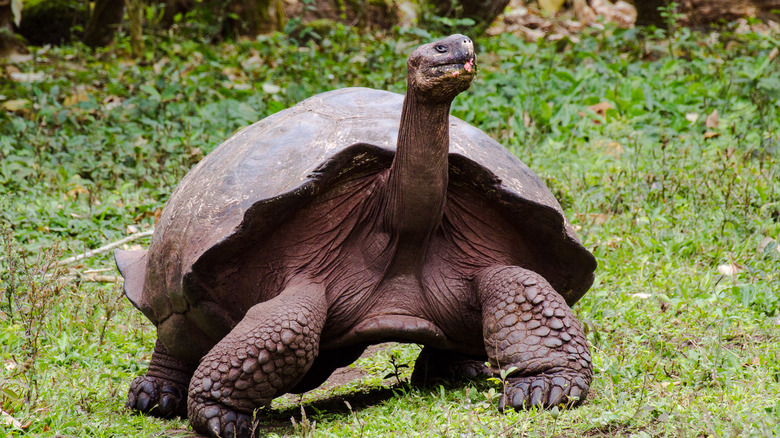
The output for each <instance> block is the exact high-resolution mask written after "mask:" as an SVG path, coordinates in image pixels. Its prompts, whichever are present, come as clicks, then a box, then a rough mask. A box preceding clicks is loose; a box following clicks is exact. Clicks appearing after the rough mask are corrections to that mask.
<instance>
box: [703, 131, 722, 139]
mask: <svg viewBox="0 0 780 438" xmlns="http://www.w3.org/2000/svg"><path fill="white" fill-rule="evenodd" d="M719 136H720V132H715V131H706V132H704V139H705V140H706V139H708V138H714V137H719Z"/></svg>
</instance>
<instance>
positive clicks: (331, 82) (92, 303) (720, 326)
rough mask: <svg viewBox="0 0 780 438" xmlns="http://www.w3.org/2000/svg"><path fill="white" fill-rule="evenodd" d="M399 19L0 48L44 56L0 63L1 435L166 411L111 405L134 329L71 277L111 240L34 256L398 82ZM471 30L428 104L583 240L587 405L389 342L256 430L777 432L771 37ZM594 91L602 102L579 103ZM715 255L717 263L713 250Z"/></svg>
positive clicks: (130, 421)
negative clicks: (456, 368) (551, 405)
mask: <svg viewBox="0 0 780 438" xmlns="http://www.w3.org/2000/svg"><path fill="white" fill-rule="evenodd" d="M424 40H426V35H425V32H421V31H410V30H406V31H398V32H396V34H393V35H386V36H385V37H383V38H379V39H377V40H376V41H374V38H373V37H367V36H365V37H364V36H360V35H358V34H356V33H353V32H351V31H350V30H349V29H344V28H336V29H334V30H333V32H332V33H331V34H329V35H327V36H326V37H325V38H324V39H321V40H316V39H315V40H309V41H307V42H305V43H299V42H297V41H295V40H294V39H292V38H290V37H287V36H284V35H276V36H271V37H261V38H259V39H258V40H257V41H251V42H250V41H241V42H232V43H222V44H219V45H203V44H198V43H196V42H193V41H191V40H186V39H183V38H180V39H174V40H168V39H164V38H160V39H158V41H157V43H156V44H155V45H154V46H153V50H152V51H150V53H149V54H148V59H147V60H148V62H145V63H136V62H134V61H133V60H131V59H129V58H128V56H127V55H126V53H127V47H126V44H127V43H126V41H122V42H120V44H119V45H118V46H117V47H116V48H114V49H111V50H107V51H101V52H98V53H96V54H90V53H89V52H88V51H87V50H86V49H84V48H83V47H79V46H69V47H61V48H47V49H37V50H34V51H33V57H32V59H31V60H27V61H19V62H16V63H13V64H11V63H9V62H7V61H6V62H4V64H3V66H4V68H5V69H6V73H10V72H11V71H17V72H19V73H23V74H25V73H35V74H39V75H38V76H39V77H40V74H41V73H42V74H43V77H42V78H40V79H39V80H36V81H34V82H18V81H14V80H6V79H3V80H2V81H0V95H1V96H2V99H0V105H2V106H3V112H2V113H0V187H2V189H1V190H2V191H0V220H2V222H3V223H4V231H3V233H4V234H5V235H6V237H5V239H4V240H3V242H4V245H3V253H2V254H0V258H1V259H0V260H1V261H0V290H2V291H3V292H4V295H3V297H2V304H0V339H1V340H2V346H1V347H0V348H1V350H0V352H1V357H2V361H3V366H2V367H0V403H1V404H2V409H3V410H4V411H5V412H7V413H10V414H11V415H12V416H13V417H14V418H15V419H16V420H17V421H18V422H19V423H20V424H21V425H22V426H24V427H22V428H19V427H12V426H4V424H6V420H0V435H3V434H5V435H7V436H53V435H56V434H62V435H66V436H95V437H104V436H106V437H107V436H138V437H141V436H144V437H145V436H150V435H153V434H155V433H159V432H162V431H165V430H171V429H180V428H186V427H187V426H186V422H182V421H162V420H157V419H151V418H147V417H143V416H137V415H132V414H130V413H129V412H128V411H126V410H125V409H124V408H123V403H124V398H125V393H126V391H127V386H128V384H129V382H130V380H131V379H132V378H133V377H134V376H136V375H139V374H141V373H143V371H144V369H145V367H146V365H147V364H148V360H149V356H150V353H151V349H152V346H153V343H154V337H155V334H154V329H153V327H152V326H151V325H150V324H149V323H148V322H147V321H146V320H145V319H144V318H143V316H142V315H141V314H140V313H139V312H137V311H135V309H133V308H132V306H131V305H130V304H129V303H128V302H127V301H125V300H122V299H119V298H120V297H119V295H120V291H119V288H118V287H117V286H114V285H104V284H96V283H90V282H87V281H84V279H83V278H81V277H79V273H80V272H83V271H85V270H86V269H90V268H104V267H112V266H113V264H112V260H111V257H110V255H109V254H104V255H101V256H99V257H95V258H92V259H90V260H88V261H87V262H84V263H82V264H76V265H74V266H73V267H71V268H68V269H61V268H56V267H54V266H52V265H51V263H50V261H51V260H56V259H60V258H64V257H66V256H68V255H71V254H72V253H78V252H81V251H83V250H85V249H88V248H94V247H97V246H100V245H102V244H104V243H107V242H110V241H114V240H117V239H119V238H121V237H123V236H125V235H126V234H127V232H128V226H129V225H131V226H133V227H135V228H136V229H140V230H143V229H147V228H149V227H152V226H153V224H154V217H155V214H156V212H158V211H159V209H160V208H162V206H163V205H164V204H165V201H166V200H167V198H168V197H169V196H170V194H171V192H172V190H173V189H174V188H175V186H176V184H177V182H178V181H179V180H180V179H181V178H182V177H183V175H184V174H185V173H186V172H187V170H188V169H189V168H191V167H192V166H193V165H194V164H195V163H197V162H198V161H199V160H200V159H201V158H202V157H203V156H204V155H205V154H207V153H208V152H209V151H211V150H212V149H213V148H214V147H216V146H217V145H218V144H219V143H220V142H221V141H223V140H224V139H226V138H227V137H228V136H230V134H231V133H233V132H235V131H236V130H238V129H239V128H241V127H243V126H245V125H247V124H249V123H251V122H253V121H255V120H257V119H259V118H262V117H265V116H267V115H269V114H271V113H274V112H276V111H278V110H280V109H283V108H286V107H288V106H290V105H293V104H294V103H295V102H298V101H300V100H302V99H304V98H306V97H308V96H310V95H313V94H315V93H318V92H321V91H325V90H328V89H333V88H338V87H345V86H368V87H374V88H381V89H390V90H393V91H397V92H402V91H403V89H404V83H403V79H404V74H405V73H404V64H405V56H406V54H408V53H409V52H410V50H411V49H412V48H413V47H414V46H415V45H417V44H418V43H420V42H422V41H424ZM476 43H477V50H478V53H479V61H480V73H479V77H478V80H477V81H476V83H475V84H474V86H473V87H472V89H471V90H470V91H469V92H467V93H464V95H462V96H460V97H459V98H458V99H457V100H456V103H455V105H454V107H453V113H454V114H455V115H457V116H459V117H461V118H464V119H465V120H467V121H469V122H471V123H473V124H475V125H476V126H478V127H480V128H482V129H483V130H485V131H486V132H487V133H488V134H490V135H491V136H492V137H494V138H496V139H497V140H499V141H500V142H501V143H503V144H504V145H506V146H507V147H508V148H509V149H510V150H511V151H512V152H513V153H515V154H516V155H517V156H518V157H520V158H521V159H522V160H523V161H524V162H526V163H527V164H528V165H529V166H530V167H531V168H532V169H534V170H535V171H536V172H537V173H538V174H539V176H540V177H541V178H542V179H543V180H544V181H545V182H546V183H547V184H548V186H549V187H550V188H551V189H552V190H553V192H554V193H555V195H556V196H557V197H558V199H559V200H560V202H561V204H562V205H563V207H564V209H565V210H566V214H567V216H568V217H569V219H570V220H571V221H572V223H573V224H574V225H575V227H577V228H578V229H579V230H580V236H581V237H582V239H583V241H584V244H585V245H586V246H587V247H588V248H589V249H591V250H592V251H593V252H594V254H595V255H596V257H597V258H598V260H599V269H598V271H597V277H596V282H595V284H594V286H593V288H592V290H591V291H590V292H589V293H588V294H587V295H586V296H585V297H584V298H583V299H582V300H581V302H580V303H579V304H578V305H577V306H575V312H576V313H577V314H578V315H579V316H580V317H581V319H582V320H583V321H584V323H585V325H586V327H587V328H588V340H589V342H590V344H591V348H592V351H593V353H594V354H593V357H594V365H595V380H594V383H593V387H592V391H591V393H590V396H589V401H588V402H587V403H586V404H585V405H584V406H582V407H580V408H578V409H575V410H571V411H562V412H558V413H554V412H536V411H532V412H510V413H506V414H500V413H498V411H497V409H496V404H497V388H496V387H494V386H492V385H491V384H490V383H488V382H474V383H471V384H469V385H466V386H465V387H448V388H444V387H440V388H433V389H425V390H422V389H416V388H409V387H407V386H406V385H404V384H398V383H397V379H395V378H392V377H391V378H389V379H385V378H384V377H385V376H386V375H387V374H388V373H391V372H392V371H393V370H394V368H393V365H392V361H391V359H390V357H391V353H393V352H395V353H394V354H395V357H396V358H397V359H396V360H397V363H403V364H409V365H411V364H412V363H413V360H414V356H415V354H416V353H417V351H418V348H417V347H416V346H392V347H390V349H389V350H383V351H380V352H379V353H378V354H377V355H376V356H375V357H373V358H369V359H361V361H360V362H358V363H357V364H356V365H355V366H356V367H359V368H361V369H364V370H366V372H367V374H366V375H365V376H364V377H363V379H362V380H360V381H358V382H352V383H349V384H345V385H343V386H339V387H335V388H330V389H327V390H318V391H315V392H314V393H312V394H307V395H306V396H304V397H303V398H302V399H300V398H299V397H292V396H286V397H283V398H281V399H280V400H279V401H278V402H276V403H275V405H274V409H273V410H272V411H271V412H270V413H269V418H270V420H269V423H270V424H271V425H272V426H273V429H272V431H273V432H272V433H278V434H279V435H285V434H286V435H292V436H317V437H320V436H322V437H326V436H343V437H352V436H361V435H362V436H388V437H390V436H418V435H419V436H485V437H490V436H495V437H499V436H583V435H584V436H616V435H621V436H637V437H644V436H670V437H681V436H682V437H685V436H690V437H693V436H759V437H763V436H767V437H769V436H777V435H779V434H780V428H779V427H778V426H777V424H778V423H780V402H778V400H780V365H779V364H780V278H779V277H780V251H778V249H777V248H778V244H777V243H778V240H780V161H779V160H778V154H780V112H779V111H778V108H780V107H778V102H780V79H779V78H780V75H778V71H780V68H779V65H778V63H780V56H777V52H776V48H777V47H778V44H780V39H779V38H778V35H774V34H770V35H763V34H754V33H748V34H736V33H734V32H732V31H731V30H729V29H725V30H723V31H722V32H721V33H719V34H699V33H691V32H689V31H688V30H687V29H679V30H675V31H673V32H672V33H670V34H668V35H665V34H663V33H662V32H642V31H637V30H628V31H624V30H614V29H607V30H606V31H604V32H600V33H597V34H593V35H589V36H583V37H582V42H581V43H579V44H576V45H575V44H571V43H569V42H567V41H566V40H564V41H559V42H540V43H538V44H528V43H524V42H521V41H520V40H518V39H517V38H515V37H513V36H511V35H507V36H502V37H498V38H491V39H486V38H480V39H477V41H476ZM773 49H775V51H774V52H773ZM7 77H8V76H7V75H6V78H7ZM74 90H77V91H74ZM12 101H15V102H14V103H9V102H12ZM600 102H609V104H610V106H611V109H608V110H607V111H606V114H605V115H604V116H600V115H597V114H595V113H594V112H592V111H590V110H588V107H589V106H591V105H594V104H598V103H600ZM11 109H13V110H14V111H11ZM714 110H717V114H718V116H717V119H718V124H717V127H715V126H714V125H713V123H712V121H713V120H714V117H710V126H709V127H708V126H707V122H706V119H707V116H708V115H711V114H712V113H713V111H714ZM705 133H706V134H705ZM141 243H142V244H143V245H146V244H147V243H148V242H144V241H141ZM731 264H735V265H738V266H739V267H740V268H741V270H740V272H738V273H737V274H736V275H723V274H722V273H721V272H720V271H719V266H721V265H731ZM45 274H53V275H50V276H46V275H45ZM107 274H109V275H115V273H114V272H108V273H107ZM118 299H119V300H118ZM44 305H46V306H48V307H44ZM46 309H49V310H48V311H47V310H46ZM101 333H102V334H103V336H101ZM400 371H401V376H400V378H401V380H403V379H405V378H407V377H408V375H409V372H410V370H409V369H408V368H401V369H400ZM382 388H389V389H382ZM334 397H336V398H334ZM342 399H343V400H346V401H348V402H349V404H350V405H349V406H350V407H347V405H346V404H344V403H343V402H342V401H341V400H342ZM301 401H302V403H303V406H304V408H305V410H306V417H305V418H301V416H300V407H299V404H300V403H301ZM292 415H296V416H297V417H296V426H294V425H293V423H291V422H290V421H289V417H290V416H292Z"/></svg>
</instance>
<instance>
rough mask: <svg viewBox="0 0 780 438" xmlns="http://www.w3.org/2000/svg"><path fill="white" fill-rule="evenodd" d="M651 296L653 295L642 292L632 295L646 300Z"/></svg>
mask: <svg viewBox="0 0 780 438" xmlns="http://www.w3.org/2000/svg"><path fill="white" fill-rule="evenodd" d="M650 297H652V295H650V294H646V293H642V292H640V293H636V294H633V295H631V298H639V299H640V300H646V299H648V298H650Z"/></svg>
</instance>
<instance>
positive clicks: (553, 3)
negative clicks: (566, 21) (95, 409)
mask: <svg viewBox="0 0 780 438" xmlns="http://www.w3.org/2000/svg"><path fill="white" fill-rule="evenodd" d="M563 2H564V0H539V6H540V7H541V8H542V9H543V10H544V11H545V12H547V13H549V14H551V15H554V14H555V13H556V12H558V10H559V9H561V6H563Z"/></svg>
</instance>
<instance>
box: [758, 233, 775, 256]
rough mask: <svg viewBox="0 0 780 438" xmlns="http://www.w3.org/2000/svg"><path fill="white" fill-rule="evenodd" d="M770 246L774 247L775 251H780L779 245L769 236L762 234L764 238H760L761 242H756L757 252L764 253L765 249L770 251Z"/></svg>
mask: <svg viewBox="0 0 780 438" xmlns="http://www.w3.org/2000/svg"><path fill="white" fill-rule="evenodd" d="M767 248H769V249H767ZM772 248H774V250H775V251H777V252H780V245H778V243H777V241H776V240H775V239H773V238H771V237H769V236H764V238H763V239H761V242H759V243H758V253H759V254H764V253H765V252H767V251H772Z"/></svg>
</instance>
